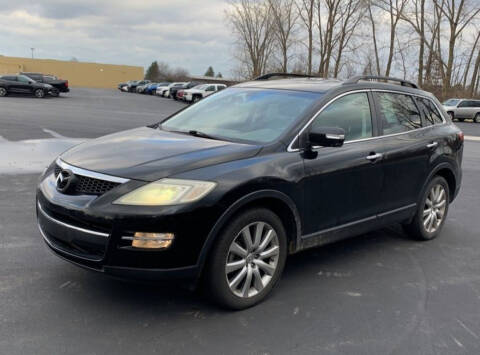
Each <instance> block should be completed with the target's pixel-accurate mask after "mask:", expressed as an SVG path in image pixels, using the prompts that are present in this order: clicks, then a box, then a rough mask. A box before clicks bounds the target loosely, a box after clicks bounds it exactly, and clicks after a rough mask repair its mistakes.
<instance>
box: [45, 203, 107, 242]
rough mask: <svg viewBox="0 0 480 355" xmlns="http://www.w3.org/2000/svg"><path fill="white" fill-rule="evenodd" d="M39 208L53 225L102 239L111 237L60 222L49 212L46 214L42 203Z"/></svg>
mask: <svg viewBox="0 0 480 355" xmlns="http://www.w3.org/2000/svg"><path fill="white" fill-rule="evenodd" d="M37 206H38V210H39V211H40V212H41V213H42V215H43V216H45V218H47V219H49V220H50V221H52V222H53V223H56V224H59V225H61V226H64V227H66V228H70V229H75V230H77V231H79V232H83V233H87V234H92V235H98V236H100V237H105V238H108V237H109V234H108V233H102V232H96V231H92V230H90V229H85V228H80V227H76V226H72V225H71V224H68V223H65V222H62V221H59V220H58V219H56V218H53V217H52V216H50V215H49V214H48V213H47V212H45V211H44V210H43V208H42V206H41V205H40V203H38V202H37Z"/></svg>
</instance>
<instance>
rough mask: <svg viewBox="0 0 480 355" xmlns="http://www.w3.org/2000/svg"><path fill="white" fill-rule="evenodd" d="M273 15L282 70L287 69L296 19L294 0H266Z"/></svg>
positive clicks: (285, 70)
mask: <svg viewBox="0 0 480 355" xmlns="http://www.w3.org/2000/svg"><path fill="white" fill-rule="evenodd" d="M268 3H269V5H270V11H271V13H272V16H273V24H274V36H275V38H276V40H277V43H278V45H279V47H280V51H281V56H282V71H283V72H284V73H286V72H287V71H288V58H289V51H290V47H291V46H292V44H293V38H292V36H293V32H294V28H295V26H296V21H297V19H298V13H297V12H296V11H295V0H268Z"/></svg>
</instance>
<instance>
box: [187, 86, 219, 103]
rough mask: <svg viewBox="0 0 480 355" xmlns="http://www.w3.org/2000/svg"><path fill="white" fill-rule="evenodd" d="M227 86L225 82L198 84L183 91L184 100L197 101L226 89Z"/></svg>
mask: <svg viewBox="0 0 480 355" xmlns="http://www.w3.org/2000/svg"><path fill="white" fill-rule="evenodd" d="M226 87H227V85H224V84H204V85H200V86H196V87H194V88H192V89H188V90H184V91H183V100H184V101H187V102H197V101H199V100H201V99H203V98H204V97H207V96H208V95H211V94H213V93H215V92H217V91H220V90H223V89H225V88H226Z"/></svg>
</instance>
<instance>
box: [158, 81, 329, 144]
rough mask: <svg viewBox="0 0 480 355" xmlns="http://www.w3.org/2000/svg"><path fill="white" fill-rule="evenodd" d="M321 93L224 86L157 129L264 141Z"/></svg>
mask: <svg viewBox="0 0 480 355" xmlns="http://www.w3.org/2000/svg"><path fill="white" fill-rule="evenodd" d="M321 95H322V94H321V93H313V92H301V91H289V90H270V89H267V90H265V89H251V88H231V89H226V90H223V91H221V92H219V93H216V94H214V95H211V96H209V97H207V98H205V99H203V100H201V101H199V102H198V103H197V104H195V105H193V106H191V107H189V108H187V109H185V110H183V111H181V112H179V113H178V114H176V115H175V116H173V117H171V118H169V119H168V120H167V121H164V122H163V123H162V124H161V125H160V128H161V129H164V130H167V131H181V132H190V131H196V132H202V133H204V134H207V135H210V136H214V137H218V138H221V139H226V140H234V141H235V140H245V141H252V142H258V143H267V142H271V141H273V140H275V139H277V138H278V137H279V136H280V135H281V134H282V133H283V132H285V131H286V130H287V129H288V128H289V127H291V126H292V125H293V124H294V123H295V122H296V120H297V119H298V118H299V117H300V116H301V115H302V114H303V113H304V112H305V111H306V110H307V109H309V108H310V107H311V106H312V105H313V104H314V103H315V101H317V100H318V98H320V97H321Z"/></svg>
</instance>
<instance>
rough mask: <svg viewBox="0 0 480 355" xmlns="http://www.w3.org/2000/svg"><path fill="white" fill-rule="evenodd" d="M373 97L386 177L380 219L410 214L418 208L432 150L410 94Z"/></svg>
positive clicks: (382, 191)
mask: <svg viewBox="0 0 480 355" xmlns="http://www.w3.org/2000/svg"><path fill="white" fill-rule="evenodd" d="M374 97H375V106H376V109H377V116H378V121H379V125H380V130H381V135H382V138H380V139H379V141H381V144H382V149H383V157H382V158H383V161H382V165H383V168H384V174H385V177H384V184H383V186H382V189H381V199H382V206H381V215H385V216H387V215H389V214H396V213H402V211H407V212H408V211H410V210H412V209H413V208H414V207H415V204H416V203H417V200H418V196H419V194H420V191H421V189H422V186H423V184H424V182H425V180H426V178H427V174H428V159H429V155H430V148H428V147H427V145H428V142H427V141H426V137H425V132H424V130H423V129H422V128H423V126H422V119H421V114H420V110H419V108H418V107H417V105H416V103H415V100H414V98H413V96H411V95H408V94H404V93H400V92H398V93H397V92H386V91H375V93H374Z"/></svg>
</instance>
